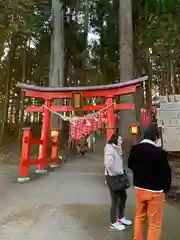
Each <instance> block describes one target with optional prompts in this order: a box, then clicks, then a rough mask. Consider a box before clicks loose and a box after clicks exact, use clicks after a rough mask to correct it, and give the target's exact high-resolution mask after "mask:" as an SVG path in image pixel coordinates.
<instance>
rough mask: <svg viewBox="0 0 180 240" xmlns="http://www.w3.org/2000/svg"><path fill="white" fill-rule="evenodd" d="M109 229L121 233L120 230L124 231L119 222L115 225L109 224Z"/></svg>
mask: <svg viewBox="0 0 180 240" xmlns="http://www.w3.org/2000/svg"><path fill="white" fill-rule="evenodd" d="M109 228H110V229H114V230H117V231H122V230H124V229H125V228H126V227H125V226H124V225H123V224H121V223H120V222H116V223H111V224H110V225H109Z"/></svg>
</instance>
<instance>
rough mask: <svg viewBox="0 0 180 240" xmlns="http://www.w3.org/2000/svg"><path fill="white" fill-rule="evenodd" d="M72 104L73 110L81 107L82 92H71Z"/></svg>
mask: <svg viewBox="0 0 180 240" xmlns="http://www.w3.org/2000/svg"><path fill="white" fill-rule="evenodd" d="M72 106H73V108H74V109H75V110H81V109H83V98H82V93H79V92H77V93H76V92H75V93H72Z"/></svg>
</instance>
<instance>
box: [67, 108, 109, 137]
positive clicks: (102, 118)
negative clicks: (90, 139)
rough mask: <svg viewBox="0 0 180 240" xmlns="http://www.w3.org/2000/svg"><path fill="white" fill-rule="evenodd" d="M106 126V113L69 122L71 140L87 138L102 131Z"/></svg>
mask: <svg viewBox="0 0 180 240" xmlns="http://www.w3.org/2000/svg"><path fill="white" fill-rule="evenodd" d="M105 124H106V112H105V111H103V112H99V113H97V114H93V115H89V116H88V115H87V116H86V117H85V118H79V119H76V120H73V121H71V122H70V136H71V139H72V140H75V141H77V140H80V139H81V138H82V137H83V136H89V135H91V133H92V132H94V131H97V130H102V129H103V128H104V126H105Z"/></svg>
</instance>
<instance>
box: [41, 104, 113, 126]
mask: <svg viewBox="0 0 180 240" xmlns="http://www.w3.org/2000/svg"><path fill="white" fill-rule="evenodd" d="M112 105H115V103H112V104H110V105H108V106H106V107H104V108H102V109H101V110H99V111H97V112H96V113H91V114H88V115H87V116H84V117H77V116H75V117H65V116H63V115H62V114H60V113H58V112H56V111H52V110H51V109H50V108H48V107H47V106H45V105H43V107H44V108H45V109H47V110H48V111H50V112H51V113H52V114H55V115H57V116H58V117H60V118H61V119H63V120H64V121H69V122H71V123H73V122H74V121H77V120H85V119H86V120H88V118H91V117H95V116H96V115H98V114H99V113H101V112H104V111H106V110H107V109H108V108H110V107H111V106H112Z"/></svg>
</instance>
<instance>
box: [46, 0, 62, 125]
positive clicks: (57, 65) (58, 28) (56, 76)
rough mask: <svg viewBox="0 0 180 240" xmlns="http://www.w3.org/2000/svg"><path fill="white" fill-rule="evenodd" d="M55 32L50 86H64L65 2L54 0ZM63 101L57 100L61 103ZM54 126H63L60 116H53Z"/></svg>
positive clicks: (53, 35) (53, 19)
mask: <svg viewBox="0 0 180 240" xmlns="http://www.w3.org/2000/svg"><path fill="white" fill-rule="evenodd" d="M52 22H53V33H52V38H51V59H50V74H49V86H51V87H62V86H63V85H64V14H63V3H62V2H60V1H59V0H52ZM61 102H62V101H58V100H57V101H56V102H55V104H60V103H61ZM52 127H53V128H56V127H58V128H59V127H60V128H62V124H61V121H60V119H59V117H57V116H55V115H53V116H52Z"/></svg>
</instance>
